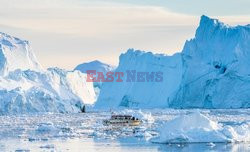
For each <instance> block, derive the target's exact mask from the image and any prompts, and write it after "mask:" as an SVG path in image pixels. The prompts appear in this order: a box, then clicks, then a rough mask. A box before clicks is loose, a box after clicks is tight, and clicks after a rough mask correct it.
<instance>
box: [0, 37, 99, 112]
mask: <svg viewBox="0 0 250 152" xmlns="http://www.w3.org/2000/svg"><path fill="white" fill-rule="evenodd" d="M85 80H86V75H85V74H82V73H80V72H79V71H74V72H69V71H65V70H62V69H59V68H49V69H48V70H44V69H43V68H42V67H41V66H40V64H39V62H38V61H37V59H36V57H35V55H34V54H33V51H32V49H31V47H30V45H29V43H28V41H25V40H21V39H18V38H15V37H12V36H10V35H7V34H4V33H0V114H11V113H13V114H17V113H32V112H79V111H80V109H81V107H82V106H83V104H84V103H85V104H88V103H93V102H94V101H95V93H94V89H93V84H92V83H90V82H88V83H86V81H85Z"/></svg>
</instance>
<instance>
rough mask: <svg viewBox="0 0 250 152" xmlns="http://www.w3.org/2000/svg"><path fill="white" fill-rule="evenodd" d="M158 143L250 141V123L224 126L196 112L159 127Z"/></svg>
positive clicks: (156, 140)
mask: <svg viewBox="0 0 250 152" xmlns="http://www.w3.org/2000/svg"><path fill="white" fill-rule="evenodd" d="M158 130H159V137H157V138H155V139H153V140H152V141H153V142H157V143H230V142H249V141H250V124H249V123H246V124H241V125H239V126H223V125H222V124H220V123H218V122H216V121H213V120H211V119H210V118H208V117H207V116H205V115H203V114H201V113H199V112H194V113H191V114H189V115H182V116H179V117H177V118H175V119H173V120H170V121H168V122H166V123H165V124H163V126H161V127H159V128H158Z"/></svg>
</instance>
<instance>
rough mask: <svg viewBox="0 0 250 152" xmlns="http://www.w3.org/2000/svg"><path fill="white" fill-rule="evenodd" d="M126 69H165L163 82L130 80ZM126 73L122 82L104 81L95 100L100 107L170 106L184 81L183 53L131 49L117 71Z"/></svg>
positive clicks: (122, 58)
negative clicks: (156, 52) (171, 99)
mask: <svg viewBox="0 0 250 152" xmlns="http://www.w3.org/2000/svg"><path fill="white" fill-rule="evenodd" d="M127 70H129V71H133V70H135V71H136V72H149V73H152V72H159V71H162V72H163V81H162V82H155V81H146V82H138V81H135V82H127V81H126V79H127V74H126V73H127ZM116 71H117V72H123V73H124V77H123V80H124V81H123V82H116V81H114V82H106V83H104V85H103V87H102V90H101V93H100V95H99V98H98V100H97V103H96V107H97V108H105V107H106V108H107V107H108V108H114V107H119V106H123V107H140V108H157V107H167V106H168V103H169V101H170V100H169V99H170V97H171V96H172V95H173V93H175V91H177V89H178V87H179V84H178V83H180V82H181V73H182V64H181V55H180V54H175V55H173V56H166V55H163V54H156V55H154V54H152V53H150V52H148V53H146V52H142V51H138V50H133V49H130V50H128V51H127V52H126V53H125V54H122V55H121V56H120V62H119V66H118V67H117V69H116V70H115V72H116Z"/></svg>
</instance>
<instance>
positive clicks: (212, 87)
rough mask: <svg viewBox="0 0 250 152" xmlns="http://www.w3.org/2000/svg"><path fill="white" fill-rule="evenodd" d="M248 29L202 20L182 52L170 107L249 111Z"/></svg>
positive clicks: (249, 48)
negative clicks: (244, 109)
mask: <svg viewBox="0 0 250 152" xmlns="http://www.w3.org/2000/svg"><path fill="white" fill-rule="evenodd" d="M249 41H250V26H249V25H246V26H235V27H231V26H229V25H225V24H224V23H222V22H219V21H218V20H217V19H210V18H208V17H207V16H202V17H201V21H200V26H199V27H198V29H197V31H196V34H195V38H194V39H191V40H190V41H187V42H186V43H185V46H184V49H183V51H182V63H183V67H184V68H183V74H182V82H181V85H180V88H179V90H178V92H177V94H176V96H175V98H174V99H173V100H172V103H171V107H177V108H179V107H182V108H249V107H250V96H249V93H248V90H249V89H250V81H249V80H250V77H249V75H250V70H249V66H250V61H249V58H250V43H249Z"/></svg>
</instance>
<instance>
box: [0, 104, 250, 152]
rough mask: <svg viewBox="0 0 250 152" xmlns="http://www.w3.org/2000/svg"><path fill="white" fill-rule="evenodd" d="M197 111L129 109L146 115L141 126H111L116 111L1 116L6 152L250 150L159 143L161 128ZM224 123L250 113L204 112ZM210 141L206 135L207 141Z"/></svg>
mask: <svg viewBox="0 0 250 152" xmlns="http://www.w3.org/2000/svg"><path fill="white" fill-rule="evenodd" d="M192 111H193V110H174V109H154V110H142V111H141V110H123V113H129V114H133V115H136V116H138V117H140V119H142V120H143V121H144V122H143V123H142V125H141V126H139V127H115V128H114V127H110V126H104V125H103V124H102V121H103V120H104V119H108V118H109V117H110V116H111V112H90V113H83V114H49V113H47V114H29V115H18V116H17V115H11V116H10V115H9V116H0V122H1V123H0V151H1V152H2V151H3V152H4V151H62V152H63V151H73V152H78V151H79V152H85V151H86V152H95V151H100V152H105V151H107V152H110V151H112V152H138V151H143V152H158V151H159V152H165V151H166V152H167V151H187V152H189V151H213V152H214V151H232V152H237V151H239V152H242V151H243V152H244V151H250V143H249V142H244V143H242V142H240V143H185V144H184V143H183V144H158V143H152V142H151V139H153V138H156V137H157V136H159V132H158V130H157V127H158V126H160V125H161V124H162V123H164V122H167V121H169V120H171V119H173V118H175V117H177V116H179V115H182V114H189V113H191V112H192ZM199 111H200V112H201V113H203V114H204V115H207V116H209V118H211V119H212V120H215V121H218V122H219V123H221V124H224V125H229V126H234V125H239V124H242V123H249V122H250V117H249V116H250V110H249V109H238V110H199ZM204 138H206V137H204Z"/></svg>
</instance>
